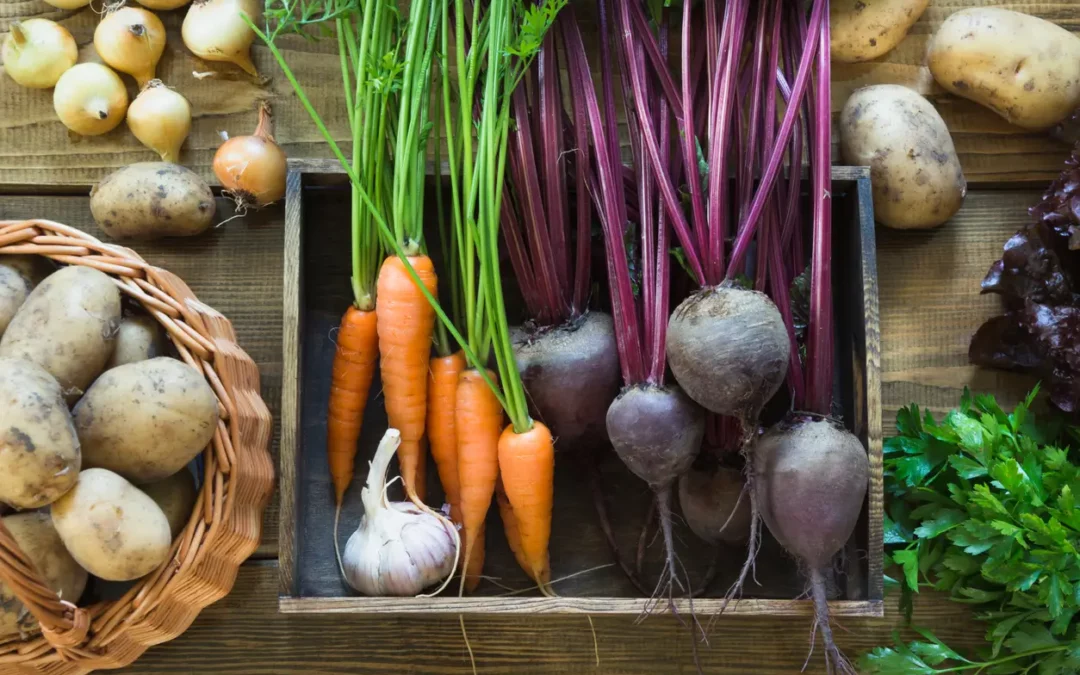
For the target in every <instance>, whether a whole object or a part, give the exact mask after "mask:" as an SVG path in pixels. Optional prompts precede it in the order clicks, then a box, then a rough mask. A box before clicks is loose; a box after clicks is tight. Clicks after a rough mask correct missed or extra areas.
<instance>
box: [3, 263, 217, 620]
mask: <svg viewBox="0 0 1080 675" xmlns="http://www.w3.org/2000/svg"><path fill="white" fill-rule="evenodd" d="M167 349H168V342H167V340H166V339H165V336H164V334H163V331H162V329H161V326H160V325H159V324H158V323H157V322H156V321H155V320H154V319H153V318H152V317H150V316H149V315H147V314H145V313H144V312H142V310H141V309H140V308H136V307H134V306H132V307H126V306H125V305H124V304H123V303H122V302H121V294H120V291H119V289H118V288H117V286H116V284H115V283H114V282H113V281H112V280H111V279H110V278H109V277H108V276H107V275H105V274H104V273H102V272H99V271H97V270H95V269H92V268H89V267H83V266H68V267H60V268H56V267H54V266H53V265H52V263H51V262H49V261H48V260H46V259H45V258H41V257H38V256H13V255H5V256H0V502H2V503H3V504H4V505H6V507H9V508H7V509H5V510H7V511H9V512H10V510H11V509H14V510H15V511H16V513H13V514H12V515H7V516H5V517H4V518H3V523H4V525H5V526H6V527H7V529H8V530H9V531H10V532H11V535H12V537H13V538H14V539H15V541H16V542H17V543H18V544H19V547H20V548H21V549H22V550H23V552H24V553H26V555H27V556H28V557H29V559H30V560H31V561H32V562H33V564H34V565H35V567H36V568H37V571H38V572H39V573H40V575H41V577H42V579H43V580H44V581H45V582H46V583H47V584H48V585H49V586H50V587H51V588H52V589H53V590H55V591H56V592H57V593H58V594H59V595H60V597H61V599H63V600H67V601H70V602H73V603H77V602H78V600H79V597H80V595H82V593H83V590H84V589H85V587H86V584H87V581H88V573H89V574H92V575H94V576H95V577H98V578H100V579H103V580H106V581H112V582H123V581H131V580H134V579H138V578H140V577H142V576H145V575H147V574H149V573H150V572H152V571H154V570H155V569H157V568H158V567H159V566H160V565H161V564H162V563H164V562H165V561H166V558H167V557H168V555H169V550H170V548H171V545H172V541H173V538H174V537H175V536H177V535H178V534H179V533H180V532H181V531H182V530H183V529H184V527H185V526H186V524H187V521H188V519H189V517H190V515H191V512H192V508H193V506H194V503H195V498H196V488H195V481H194V475H193V473H192V471H191V469H190V468H188V464H189V463H190V462H191V461H192V460H193V459H194V458H195V457H196V456H197V455H198V454H199V453H200V452H201V451H202V450H203V449H204V448H205V447H206V446H207V445H208V444H209V443H210V441H211V440H212V438H213V435H214V431H215V429H216V428H217V424H218V401H217V398H216V396H215V395H214V392H213V389H212V388H211V387H210V385H209V384H208V383H207V382H206V380H205V378H204V377H203V375H202V374H201V373H200V372H198V371H197V370H195V369H194V368H192V367H190V366H189V365H187V364H186V363H184V362H183V361H180V360H178V359H175V358H170V357H168V356H165V355H164V354H165V353H166V350H167ZM36 629H37V626H36V624H35V622H34V619H33V617H31V616H29V614H28V613H27V612H26V611H25V609H24V607H23V606H22V604H21V603H20V602H18V600H17V599H16V598H15V596H14V594H13V593H12V592H11V589H10V588H8V587H6V586H5V585H4V584H2V583H0V639H4V638H6V637H10V636H12V635H16V634H18V635H23V636H25V635H27V634H29V633H32V632H33V631H35V630H36Z"/></svg>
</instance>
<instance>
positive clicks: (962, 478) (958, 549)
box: [862, 388, 1080, 675]
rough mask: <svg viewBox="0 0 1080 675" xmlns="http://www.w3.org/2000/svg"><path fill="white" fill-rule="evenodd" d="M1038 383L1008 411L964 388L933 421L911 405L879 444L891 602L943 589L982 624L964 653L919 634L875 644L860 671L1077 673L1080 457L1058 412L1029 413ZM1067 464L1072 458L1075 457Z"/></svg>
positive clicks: (909, 674)
mask: <svg viewBox="0 0 1080 675" xmlns="http://www.w3.org/2000/svg"><path fill="white" fill-rule="evenodd" d="M1037 391H1038V388H1036V390H1035V391H1033V392H1031V394H1029V395H1028V397H1027V399H1026V400H1025V401H1024V402H1023V403H1021V404H1020V405H1018V406H1017V407H1016V408H1015V409H1014V410H1013V412H1012V413H1010V414H1006V413H1005V412H1004V411H1003V410H1002V409H1001V408H1000V406H998V404H997V402H996V401H995V400H994V398H993V397H992V396H985V395H982V396H972V395H971V393H970V392H968V391H967V390H965V391H964V395H963V397H962V398H961V400H960V407H959V408H958V409H956V410H953V411H952V412H950V413H949V414H948V415H947V416H946V417H945V419H944V420H942V421H941V423H938V422H936V421H935V420H934V417H933V415H931V414H930V412H929V411H925V413H924V414H920V410H919V408H918V406H916V405H911V406H909V407H908V408H904V409H902V410H901V411H900V412H899V414H898V415H897V421H896V427H897V431H898V432H899V435H897V436H896V437H894V438H890V439H888V440H887V441H886V442H885V485H886V494H887V496H888V506H887V515H886V516H885V545H886V564H889V563H892V564H895V565H896V566H898V567H899V568H900V569H901V570H902V572H903V574H902V579H901V580H899V581H897V580H893V579H888V578H887V582H889V583H891V584H893V585H899V586H900V588H901V590H902V593H903V596H902V598H901V608H902V609H903V610H904V612H905V614H906V615H907V618H908V620H909V621H910V618H911V605H912V603H911V599H912V593H917V592H919V589H920V588H933V589H935V590H938V591H943V592H947V593H949V594H950V596H951V599H952V600H954V601H956V602H962V603H965V604H970V605H972V606H973V608H974V609H975V610H976V618H978V619H979V620H980V621H984V622H986V624H987V631H986V640H987V643H988V644H987V646H986V648H985V649H981V650H979V653H978V654H977V655H975V656H972V657H971V658H968V657H965V656H963V655H961V654H959V653H957V652H956V651H954V650H953V649H950V648H949V647H948V646H947V645H945V644H944V643H942V642H941V641H940V640H939V639H937V638H936V637H935V636H934V635H933V633H931V632H930V631H928V630H925V629H918V628H916V629H915V630H916V631H917V632H918V633H919V634H920V635H922V637H923V638H924V640H921V641H915V642H911V643H909V644H905V643H903V642H902V641H901V640H900V639H899V638H898V637H897V636H895V635H894V639H895V642H896V644H895V646H893V647H881V648H878V649H875V650H874V651H873V652H871V653H870V654H868V655H866V656H865V657H864V658H863V664H862V665H863V669H864V670H863V672H866V673H879V674H881V675H901V674H902V675H935V674H937V673H960V672H970V673H980V674H982V673H985V674H986V675H991V674H993V675H1003V674H1006V673H1031V674H1032V675H1036V674H1037V675H1063V674H1065V673H1080V634H1078V622H1077V621H1075V620H1074V619H1076V618H1077V614H1078V612H1080V554H1078V549H1080V512H1078V511H1077V508H1076V505H1077V495H1078V494H1080V458H1078V457H1077V453H1076V452H1075V451H1072V450H1070V449H1069V446H1068V441H1069V438H1068V436H1069V435H1070V434H1071V435H1073V436H1075V435H1076V430H1075V429H1068V428H1067V427H1066V426H1065V425H1064V424H1062V422H1061V421H1060V420H1050V421H1043V420H1038V421H1037V420H1036V418H1035V415H1034V414H1033V413H1032V412H1031V410H1030V408H1031V404H1032V401H1033V400H1034V399H1035V396H1036V393H1037ZM1074 462H1075V463H1074Z"/></svg>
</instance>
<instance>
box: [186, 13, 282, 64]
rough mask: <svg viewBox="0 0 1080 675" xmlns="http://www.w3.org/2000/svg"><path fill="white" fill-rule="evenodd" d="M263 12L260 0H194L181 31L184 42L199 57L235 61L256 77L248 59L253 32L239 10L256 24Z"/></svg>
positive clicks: (249, 58) (253, 38)
mask: <svg viewBox="0 0 1080 675" xmlns="http://www.w3.org/2000/svg"><path fill="white" fill-rule="evenodd" d="M262 13H263V6H262V2H261V1H260V0H195V2H193V3H192V5H191V9H189V10H188V13H187V16H185V17H184V25H183V26H182V27H181V30H180V33H181V35H182V36H183V39H184V45H186V46H187V48H188V49H190V50H191V53H192V54H194V55H195V56H198V57H199V58H200V59H203V60H204V61H225V62H227V63H234V64H236V65H238V66H240V67H241V68H242V69H243V70H244V72H246V73H248V74H249V75H252V76H255V77H258V75H259V73H258V71H256V70H255V64H254V63H252V62H251V43H252V42H254V41H255V33H254V32H253V31H252V30H251V28H250V27H249V26H248V25H247V23H245V22H244V19H243V17H242V16H241V14H246V15H247V16H248V18H250V19H251V20H252V22H254V23H256V24H258V22H259V20H260V19H262Z"/></svg>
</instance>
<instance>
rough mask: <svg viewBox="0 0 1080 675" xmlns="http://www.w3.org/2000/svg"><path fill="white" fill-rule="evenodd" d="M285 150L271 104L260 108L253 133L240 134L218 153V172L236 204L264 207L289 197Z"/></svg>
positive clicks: (216, 170) (215, 158)
mask: <svg viewBox="0 0 1080 675" xmlns="http://www.w3.org/2000/svg"><path fill="white" fill-rule="evenodd" d="M285 169H286V167H285V152H284V151H283V150H282V149H281V147H280V146H278V144H277V143H276V142H275V141H274V136H273V120H272V119H271V117H270V105H269V104H267V103H266V102H263V104H262V105H261V107H260V108H259V125H258V126H257V127H256V128H255V133H254V134H252V135H251V136H236V137H234V138H230V139H229V140H227V141H225V142H224V143H222V144H221V147H220V148H218V151H217V152H216V153H215V154H214V175H215V176H217V178H218V180H219V181H221V185H222V187H224V188H225V189H226V190H228V191H229V192H230V193H231V194H232V195H233V197H234V198H235V199H236V206H237V208H238V209H241V210H243V209H244V208H246V207H252V206H253V207H255V208H260V207H263V206H266V205H267V204H270V203H273V202H276V201H278V200H279V199H281V198H282V197H284V196H285Z"/></svg>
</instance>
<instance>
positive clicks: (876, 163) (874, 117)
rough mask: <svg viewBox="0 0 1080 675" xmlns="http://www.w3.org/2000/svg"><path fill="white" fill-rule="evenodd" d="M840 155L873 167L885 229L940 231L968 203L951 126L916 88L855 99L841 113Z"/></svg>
mask: <svg viewBox="0 0 1080 675" xmlns="http://www.w3.org/2000/svg"><path fill="white" fill-rule="evenodd" d="M840 152H841V154H842V155H843V158H844V162H845V163H847V164H850V165H852V166H869V167H870V176H871V180H872V186H873V192H874V217H875V218H876V219H877V221H878V222H880V223H881V224H883V225H887V226H889V227H895V228H900V229H906V228H927V227H935V226H937V225H941V224H942V223H944V222H945V221H947V220H948V219H949V218H952V216H953V214H955V213H956V212H957V211H958V210H960V205H961V204H963V203H964V195H966V194H967V181H966V180H965V179H964V172H963V170H962V169H961V168H960V160H959V158H957V156H956V149H955V148H953V142H952V137H950V136H949V130H948V129H947V128H946V127H945V121H944V120H942V119H941V115H939V114H938V112H937V110H935V109H934V106H932V105H930V102H929V101H927V100H926V99H924V98H923V97H922V96H919V95H918V94H917V93H915V92H914V91H912V90H910V89H907V88H905V87H901V86H897V85H892V84H881V85H875V86H872V87H865V88H863V89H859V90H857V91H856V92H855V93H854V94H852V95H851V98H849V99H848V101H847V103H846V104H845V105H844V109H843V111H842V112H841V113H840Z"/></svg>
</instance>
